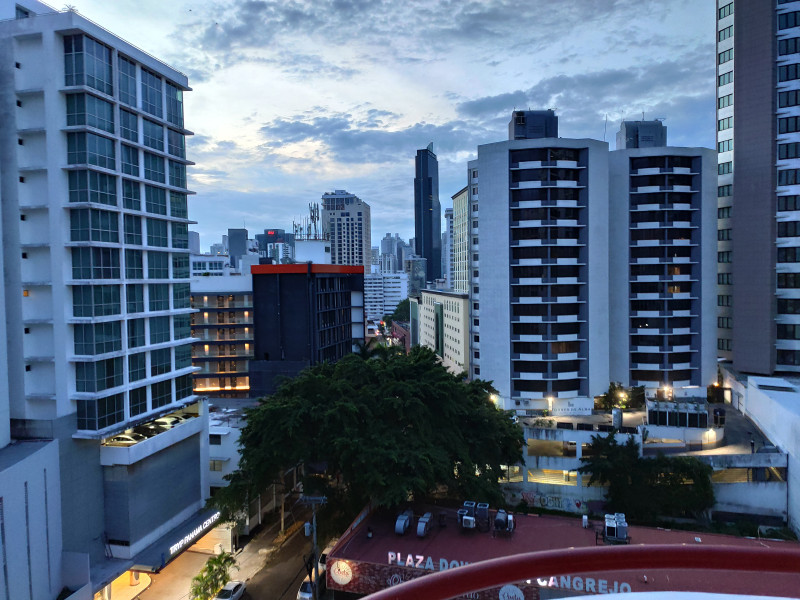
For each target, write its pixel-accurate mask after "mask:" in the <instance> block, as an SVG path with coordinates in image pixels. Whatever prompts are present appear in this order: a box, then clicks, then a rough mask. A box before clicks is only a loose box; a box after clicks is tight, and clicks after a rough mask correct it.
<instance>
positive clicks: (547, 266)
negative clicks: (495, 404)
mask: <svg viewBox="0 0 800 600" xmlns="http://www.w3.org/2000/svg"><path fill="white" fill-rule="evenodd" d="M549 113H550V111H524V112H522V114H521V111H517V112H515V113H514V114H513V115H512V122H511V123H510V124H509V135H510V136H511V135H513V136H514V137H515V138H516V139H510V140H509V141H505V142H498V143H494V144H486V145H482V146H479V147H478V158H477V160H474V161H471V162H470V163H469V165H468V181H469V185H468V186H467V187H468V198H469V210H470V216H469V221H470V223H469V225H470V230H469V231H470V233H469V244H470V257H469V258H470V266H469V271H470V278H469V281H470V283H469V293H470V301H471V304H470V309H471V323H470V327H471V331H470V346H471V357H470V365H471V374H472V375H473V376H476V377H480V378H482V379H489V380H492V381H493V382H494V386H495V387H496V388H497V390H498V391H499V394H500V396H501V398H503V401H504V404H505V406H506V408H514V407H515V406H520V405H524V406H526V407H528V408H548V400H547V399H548V398H573V397H575V398H577V397H584V398H586V397H591V396H594V395H596V394H599V393H602V392H603V391H604V390H605V389H607V387H608V384H609V382H610V381H620V382H622V383H623V384H625V385H649V386H662V385H708V384H710V383H712V381H713V380H714V378H715V377H716V369H715V368H714V365H715V362H714V357H715V352H714V324H713V322H711V323H709V319H708V316H707V315H708V314H713V300H714V293H713V286H714V283H713V281H714V280H713V274H714V270H715V268H714V265H715V262H714V252H715V244H716V228H715V221H714V218H715V214H716V213H715V207H714V205H715V200H714V198H715V195H714V193H713V188H714V187H715V181H714V180H715V177H714V172H713V168H714V163H715V160H714V153H713V152H712V151H711V150H708V149H703V148H673V147H667V146H663V143H664V140H665V139H666V131H665V130H663V126H662V125H661V124H660V123H658V122H645V123H624V124H623V128H622V132H621V140H622V143H624V144H627V145H628V147H624V148H622V149H620V150H617V151H615V152H611V153H609V151H608V145H607V144H606V143H605V142H600V141H597V140H590V139H566V138H559V137H532V138H529V139H525V138H522V137H521V134H520V133H519V130H520V129H522V130H523V131H529V130H530V131H533V133H529V135H538V134H537V133H536V132H537V131H541V132H549V134H550V135H554V136H557V126H558V123H557V120H556V121H555V122H553V121H552V119H551V118H550V117H551V116H552V117H553V118H555V117H554V116H553V115H551V114H549ZM530 123H534V124H536V123H543V124H544V125H543V126H542V127H538V128H536V127H534V128H532V129H531V127H529V126H528V124H530ZM515 124H516V125H517V127H515ZM653 132H655V135H653ZM480 198H489V199H490V201H489V202H484V203H481V202H480ZM454 206H455V203H454ZM454 212H455V211H454ZM459 212H460V213H463V209H462V210H461V211H459ZM454 220H455V221H456V222H458V221H462V222H463V221H464V218H463V216H462V217H461V219H454ZM454 227H458V228H459V231H462V229H463V226H459V225H454ZM610 231H613V232H615V235H613V236H610V235H609V232H610ZM460 235H461V237H463V236H464V233H461V234H460ZM509 240H510V243H509ZM458 243H459V242H458V241H456V242H454V244H455V245H456V247H457V246H458ZM457 279H458V276H457Z"/></svg>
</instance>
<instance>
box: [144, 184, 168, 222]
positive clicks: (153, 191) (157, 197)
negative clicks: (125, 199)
mask: <svg viewBox="0 0 800 600" xmlns="http://www.w3.org/2000/svg"><path fill="white" fill-rule="evenodd" d="M144 197H145V203H144V209H145V210H146V211H147V212H149V213H155V214H157V215H166V214H167V191H166V190H165V189H164V188H157V187H153V186H152V185H146V186H144Z"/></svg>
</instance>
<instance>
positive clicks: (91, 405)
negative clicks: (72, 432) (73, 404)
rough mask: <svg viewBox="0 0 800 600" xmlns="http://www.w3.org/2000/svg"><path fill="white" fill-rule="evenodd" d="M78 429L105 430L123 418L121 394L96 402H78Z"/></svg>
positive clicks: (122, 397) (123, 410) (123, 403)
mask: <svg viewBox="0 0 800 600" xmlns="http://www.w3.org/2000/svg"><path fill="white" fill-rule="evenodd" d="M77 409H78V429H85V430H92V431H96V430H98V429H105V428H106V427H110V426H112V425H114V424H115V423H119V422H121V421H122V420H123V419H124V418H125V401H124V396H123V394H114V395H113V396H108V397H107V398H100V399H98V400H78V401H77Z"/></svg>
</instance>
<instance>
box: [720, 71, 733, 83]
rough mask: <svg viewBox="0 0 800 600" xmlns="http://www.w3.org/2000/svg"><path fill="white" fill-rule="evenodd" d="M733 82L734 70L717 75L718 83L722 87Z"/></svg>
mask: <svg viewBox="0 0 800 600" xmlns="http://www.w3.org/2000/svg"><path fill="white" fill-rule="evenodd" d="M731 82H733V71H728V72H727V73H722V74H721V75H720V76H719V77H717V85H718V86H720V87H722V86H723V85H727V84H729V83H731Z"/></svg>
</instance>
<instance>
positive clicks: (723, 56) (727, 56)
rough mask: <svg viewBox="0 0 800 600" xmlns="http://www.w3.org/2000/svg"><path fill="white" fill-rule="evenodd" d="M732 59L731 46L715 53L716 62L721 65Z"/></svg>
mask: <svg viewBox="0 0 800 600" xmlns="http://www.w3.org/2000/svg"><path fill="white" fill-rule="evenodd" d="M731 60H733V48H730V49H728V50H725V51H723V52H720V53H719V54H718V55H717V64H719V65H721V64H724V63H726V62H728V61H731Z"/></svg>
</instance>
